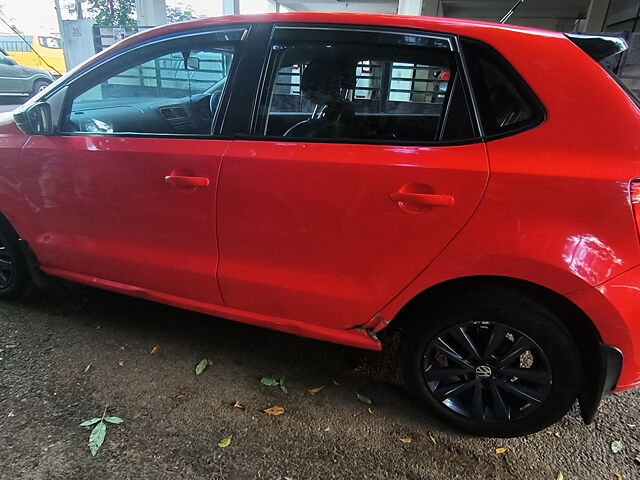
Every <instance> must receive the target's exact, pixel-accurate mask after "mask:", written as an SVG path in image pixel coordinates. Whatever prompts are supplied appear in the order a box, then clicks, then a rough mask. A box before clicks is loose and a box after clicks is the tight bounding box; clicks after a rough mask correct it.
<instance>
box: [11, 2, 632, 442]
mask: <svg viewBox="0 0 640 480" xmlns="http://www.w3.org/2000/svg"><path fill="white" fill-rule="evenodd" d="M624 48H625V44H624V42H623V41H620V40H617V39H615V38H603V37H598V36H586V35H574V34H571V35H563V34H559V33H551V32H543V31H537V30H530V29H525V28H518V27H514V26H502V25H490V24H483V23H476V22H471V21H465V20H454V19H449V18H447V19H431V18H423V17H420V18H411V17H402V16H395V15H393V16H374V15H335V14H311V13H295V14H284V15H261V16H237V17H225V18H213V19H205V20H200V21H195V22H187V23H182V24H175V25H170V26H166V27H160V28H156V29H153V30H149V31H146V32H143V33H140V34H138V35H135V36H134V37H131V38H127V39H125V40H123V41H122V42H120V43H118V44H117V45H115V46H113V47H112V48H110V49H108V50H106V51H104V52H101V53H100V54H98V55H97V56H95V57H93V59H91V60H89V61H88V62H86V63H84V64H83V65H82V66H80V67H79V68H78V69H76V70H75V71H74V72H73V73H72V74H69V75H66V76H64V77H62V78H61V79H59V80H57V81H56V83H55V84H53V85H51V86H50V87H49V88H47V89H46V90H45V91H43V92H41V93H39V94H38V95H37V96H36V97H35V98H33V99H31V100H30V101H29V102H27V103H26V104H25V105H24V106H23V107H22V108H21V109H19V110H18V111H16V112H15V113H14V114H13V116H11V115H5V116H3V117H0V118H1V119H2V120H0V158H1V161H0V206H1V207H0V208H1V211H2V217H0V244H1V247H0V296H1V297H4V298H13V297H17V296H19V295H20V294H22V293H23V292H24V291H25V289H26V288H27V287H28V286H29V284H31V283H32V282H37V283H39V282H40V281H41V280H42V277H43V276H42V273H43V272H44V273H46V274H49V275H52V276H57V277H62V278H65V279H68V280H72V281H77V282H81V283H86V284H89V285H93V286H97V287H101V288H105V289H108V290H113V291H117V292H122V293H125V294H128V295H134V296H138V297H142V298H146V299H151V300H155V301H158V302H162V303H166V304H169V305H174V306H180V307H184V308H187V309H191V310H195V311H198V312H204V313H207V314H211V315H215V316H220V317H225V318H229V319H233V320H237V321H240V322H245V323H249V324H253V325H259V326H263V327H268V328H273V329H276V330H280V331H284V332H289V333H294V334H298V335H304V336H308V337H311V338H315V339H320V340H327V341H332V342H336V343H341V344H344V345H350V346H353V347H360V348H365V349H370V350H381V349H382V347H383V340H384V334H385V332H386V331H387V330H388V329H398V330H400V331H401V332H402V340H401V345H400V348H399V357H400V358H399V360H400V364H401V370H402V375H403V378H404V381H405V384H406V386H407V388H408V390H409V392H410V393H411V394H412V396H413V397H414V398H415V400H416V401H417V403H418V404H420V405H421V406H424V407H425V408H428V409H429V410H430V411H432V412H434V413H435V414H436V415H438V416H439V417H440V418H441V419H443V420H444V421H446V422H448V423H449V424H451V425H454V426H456V427H457V428H460V429H462V430H465V431H467V432H470V433H472V434H475V435H484V436H514V435H524V434H528V433H531V432H534V431H537V430H540V429H542V428H544V427H546V426H548V425H550V424H552V423H553V422H556V421H557V420H559V419H560V418H561V417H562V416H563V415H565V413H566V412H567V411H568V410H569V409H570V408H571V406H572V405H573V404H574V403H575V402H576V400H578V401H579V402H580V407H581V412H582V415H583V418H584V419H585V421H587V422H590V421H591V420H592V419H593V417H594V415H595V412H596V409H597V407H598V404H599V402H600V399H601V396H602V395H603V394H605V393H609V392H611V391H612V390H614V389H615V390H616V391H622V390H626V389H630V388H633V387H635V386H637V385H638V384H640V322H638V311H639V309H640V293H639V292H640V243H639V240H638V238H639V237H638V234H639V228H640V223H639V222H640V159H639V158H638V152H639V151H640V109H639V107H638V101H637V99H636V98H634V97H633V96H632V95H631V94H629V93H628V92H627V91H626V90H625V89H624V87H623V86H622V85H621V84H619V83H618V81H617V80H616V79H615V78H614V77H613V76H612V75H611V74H610V73H608V72H607V71H606V70H605V69H603V68H602V67H601V66H600V65H598V63H597V62H596V60H599V59H601V58H603V57H606V56H608V55H614V54H619V53H620V52H621V51H623V50H624Z"/></svg>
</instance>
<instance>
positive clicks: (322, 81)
mask: <svg viewBox="0 0 640 480" xmlns="http://www.w3.org/2000/svg"><path fill="white" fill-rule="evenodd" d="M355 86H356V69H355V65H353V64H351V62H349V61H347V60H346V59H339V58H336V57H320V58H316V59H315V60H312V61H311V62H310V63H309V65H307V66H306V68H305V69H304V72H303V73H302V81H301V85H300V88H301V90H302V93H303V94H304V96H305V97H307V98H308V99H309V100H310V101H311V102H313V103H315V104H317V105H325V104H327V103H329V102H331V101H333V100H340V99H341V98H343V95H342V94H341V92H340V90H341V89H353V88H355Z"/></svg>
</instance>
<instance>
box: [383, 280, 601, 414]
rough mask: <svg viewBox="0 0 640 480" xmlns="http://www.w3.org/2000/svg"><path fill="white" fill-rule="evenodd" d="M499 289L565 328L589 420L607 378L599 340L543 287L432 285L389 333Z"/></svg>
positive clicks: (580, 315) (570, 306)
mask: <svg viewBox="0 0 640 480" xmlns="http://www.w3.org/2000/svg"><path fill="white" fill-rule="evenodd" d="M487 287H490V288H491V289H495V288H496V287H497V288H500V289H504V290H505V292H509V291H511V292H516V293H519V294H522V295H526V296H527V297H529V298H531V299H532V300H534V301H536V302H537V303H539V304H541V305H542V306H544V307H545V308H547V309H548V310H550V311H551V312H553V313H554V314H555V315H557V317H558V318H559V319H560V321H562V323H563V324H564V325H565V327H567V329H568V330H569V332H570V334H571V336H572V337H573V339H574V341H575V342H576V345H577V346H578V350H579V352H580V361H581V365H582V369H581V370H582V371H581V376H582V379H581V380H582V381H581V387H580V392H579V394H578V399H579V402H580V407H581V408H580V409H581V414H582V417H583V419H584V420H585V422H586V423H590V422H591V421H592V420H593V417H594V415H595V412H596V410H597V407H598V405H599V402H600V398H601V396H602V393H603V392H602V389H601V388H600V386H601V385H602V384H603V383H604V380H605V377H606V376H607V365H606V362H603V351H602V346H603V342H602V337H601V335H600V332H599V331H598V329H597V327H596V325H595V324H594V322H593V321H592V320H591V319H590V318H589V316H588V315H587V314H586V313H585V312H584V311H583V310H582V309H581V308H580V307H578V305H576V304H575V303H573V302H572V301H571V300H569V299H568V298H566V297H565V296H564V295H561V294H560V293H558V292H556V291H553V290H551V289H549V288H547V287H545V286H542V285H539V284H536V283H533V282H529V281H526V280H521V279H517V278H511V277H501V276H489V275H482V276H470V277H461V278H456V279H451V280H447V281H444V282H441V283H438V284H436V285H433V286H431V287H429V288H427V289H425V290H423V291H422V292H420V293H418V294H417V295H415V296H414V297H413V298H412V299H411V300H409V301H408V302H407V303H406V304H405V305H404V307H402V308H401V309H400V311H399V312H398V313H397V314H396V316H395V317H394V318H393V319H392V320H391V321H390V322H389V324H388V327H387V329H389V330H390V331H393V330H396V329H402V328H403V326H404V325H406V323H407V322H409V321H415V320H414V319H415V316H414V315H413V314H414V313H415V312H416V311H417V310H419V311H420V312H425V311H426V312H428V311H429V309H430V308H432V307H434V306H435V305H436V304H437V303H439V302H440V301H441V300H442V299H443V298H447V297H449V296H453V295H455V296H460V295H461V294H462V295H464V293H465V292H472V291H477V290H478V289H479V288H483V289H484V288H487Z"/></svg>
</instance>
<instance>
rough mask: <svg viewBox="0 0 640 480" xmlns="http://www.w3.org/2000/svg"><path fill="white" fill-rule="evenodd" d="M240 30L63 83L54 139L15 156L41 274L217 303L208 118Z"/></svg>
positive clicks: (221, 99) (136, 56) (174, 40)
mask: <svg viewBox="0 0 640 480" xmlns="http://www.w3.org/2000/svg"><path fill="white" fill-rule="evenodd" d="M244 32H245V28H244V27H234V28H225V29H220V30H219V31H218V30H215V29H214V30H210V31H208V32H206V33H187V34H180V35H177V36H174V37H171V38H165V39H162V40H161V41H158V40H155V41H151V42H149V43H148V44H144V45H139V46H136V47H133V48H132V49H131V50H130V51H127V52H125V53H122V54H118V55H117V56H115V57H113V58H111V59H109V60H107V61H106V62H104V64H101V65H99V66H98V67H96V68H94V69H92V70H89V71H87V72H86V73H84V74H82V75H80V76H78V77H76V78H73V79H72V80H71V81H70V82H69V84H68V86H67V93H66V95H65V107H64V111H63V114H62V121H61V125H60V126H59V128H58V129H59V132H58V133H57V134H56V135H53V136H33V137H32V138H31V139H30V140H29V142H28V143H27V145H26V147H25V148H24V151H23V160H22V179H23V185H24V186H23V189H24V192H25V200H26V203H27V205H28V206H29V207H30V208H31V211H32V212H33V217H34V219H35V222H36V230H37V231H36V232H34V234H33V235H32V238H33V240H32V248H33V249H34V251H35V253H36V254H37V256H38V258H39V260H40V262H41V264H42V266H43V268H44V270H45V271H50V272H55V273H57V274H59V275H62V276H65V275H66V276H68V277H71V278H76V277H77V276H81V277H83V278H84V279H85V280H86V279H87V278H88V279H92V278H96V279H100V280H101V281H103V284H107V285H108V282H113V283H114V284H118V285H120V287H122V288H130V289H134V290H136V291H139V290H150V291H153V292H159V293H162V294H167V295H173V296H177V297H182V298H188V299H195V300H198V301H204V302H210V303H221V298H220V293H219V288H218V286H217V283H216V279H215V272H216V268H217V261H218V254H217V245H216V219H215V202H216V188H217V182H218V173H219V169H220V165H221V161H222V157H223V154H224V152H225V150H226V149H227V147H228V146H229V140H227V139H224V138H222V137H221V136H220V135H219V134H218V132H219V127H218V125H219V124H220V122H221V121H222V114H221V113H220V114H219V112H221V111H222V110H223V108H222V106H223V105H224V103H225V101H226V97H227V95H228V93H229V92H228V88H230V85H231V83H232V82H231V78H232V76H233V75H234V68H235V67H234V65H235V64H236V62H237V60H238V57H239V55H240V50H241V48H242V40H241V39H242V37H243V34H244ZM225 86H228V88H227V87H225Z"/></svg>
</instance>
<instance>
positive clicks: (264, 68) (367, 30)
mask: <svg viewBox="0 0 640 480" xmlns="http://www.w3.org/2000/svg"><path fill="white" fill-rule="evenodd" d="M278 29H289V30H298V31H301V32H305V31H306V32H309V31H311V30H331V31H340V32H344V33H345V34H350V35H354V34H356V35H357V34H361V35H362V34H366V35H369V36H370V38H373V37H372V35H373V36H375V35H378V42H380V43H382V44H385V45H389V44H390V42H388V40H387V39H390V38H393V39H395V40H396V42H397V44H398V45H413V46H415V43H411V42H403V41H402V38H403V37H406V38H413V39H415V38H421V39H425V41H428V40H432V41H433V40H435V41H439V42H442V41H444V42H448V44H449V50H448V51H449V52H451V53H452V55H453V58H454V62H455V66H456V70H457V74H456V78H459V79H460V81H461V82H462V87H463V92H464V95H465V101H466V105H467V109H468V115H469V121H470V122H471V127H472V130H473V136H472V137H470V138H465V139H460V140H451V141H449V140H443V141H439V140H435V141H405V140H389V139H381V140H375V139H364V140H363V139H350V138H349V139H325V138H304V139H301V138H293V137H291V138H289V137H283V136H265V135H262V134H258V133H256V128H257V127H258V125H259V118H260V106H261V105H262V104H263V98H264V96H265V95H268V94H269V93H270V91H267V90H266V89H265V86H268V81H269V71H268V70H269V64H270V53H271V45H272V42H273V41H274V36H275V35H276V31H277V30H278ZM265 33H267V32H265ZM254 41H256V42H257V41H258V39H257V38H254ZM256 47H257V45H256ZM260 47H261V49H260V50H261V52H262V61H261V63H260V66H259V70H258V69H257V68H256V67H255V64H254V66H253V68H252V69H251V70H250V71H252V73H253V75H246V72H245V71H244V70H242V72H243V73H242V74H241V75H240V78H246V77H251V76H254V78H255V75H256V74H257V75H258V78H259V81H258V82H256V83H254V85H256V87H255V92H254V96H253V98H252V99H251V100H250V102H251V108H250V112H251V114H250V119H249V122H248V125H247V126H246V128H247V133H234V132H231V131H229V130H227V133H229V134H231V135H233V136H234V138H238V139H242V140H252V141H269V142H283V141H285V142H291V143H337V144H347V145H349V144H353V145H362V144H364V145H388V146H394V145H399V146H416V147H423V146H454V145H467V144H473V143H479V142H482V141H483V137H482V129H481V125H480V124H479V117H478V115H477V112H476V106H475V100H474V99H473V97H472V90H471V88H470V86H469V79H468V76H467V69H466V66H465V65H464V62H463V61H462V57H461V55H460V49H459V43H458V37H457V36H456V35H451V34H446V33H441V32H430V31H426V30H416V29H409V28H386V27H376V26H366V25H351V24H324V23H322V24H315V23H286V22H282V23H273V24H270V28H269V32H268V35H265V36H264V37H263V39H262V42H261V45H260ZM248 50H251V47H249V48H248ZM241 69H242V67H241ZM256 70H258V72H259V73H258V72H257V71H256ZM452 84H453V81H451V82H450V85H452ZM450 93H451V87H449V88H448V89H447V99H446V100H447V105H446V108H448V107H449V105H450V104H451V102H449V101H448V100H449V98H448V96H449V95H450ZM445 115H446V112H443V113H442V117H441V120H440V121H442V120H443V119H444V117H445ZM441 130H442V131H444V128H442V129H441Z"/></svg>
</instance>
